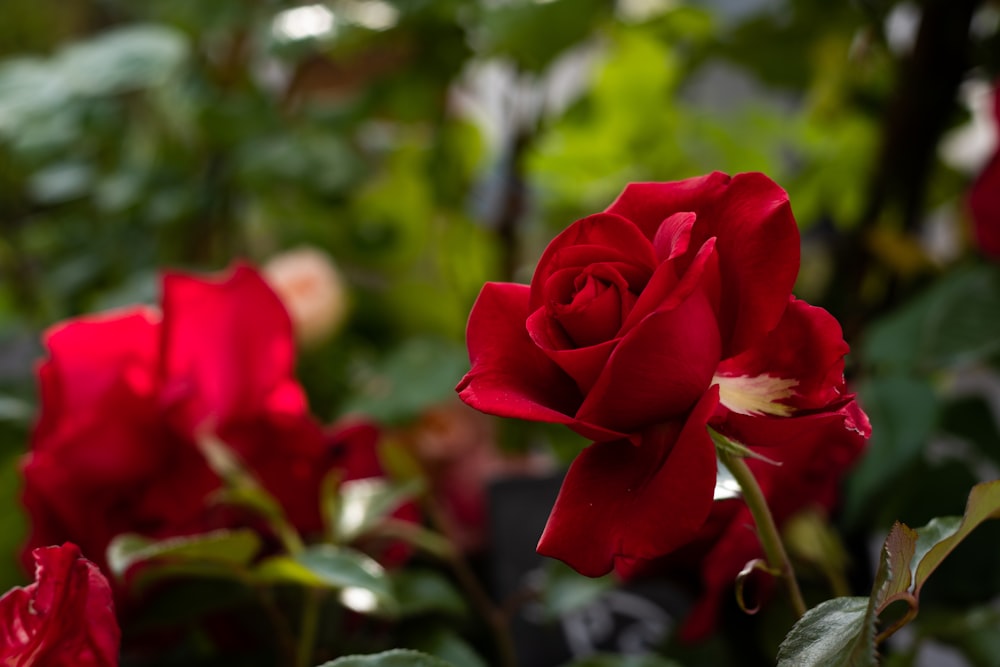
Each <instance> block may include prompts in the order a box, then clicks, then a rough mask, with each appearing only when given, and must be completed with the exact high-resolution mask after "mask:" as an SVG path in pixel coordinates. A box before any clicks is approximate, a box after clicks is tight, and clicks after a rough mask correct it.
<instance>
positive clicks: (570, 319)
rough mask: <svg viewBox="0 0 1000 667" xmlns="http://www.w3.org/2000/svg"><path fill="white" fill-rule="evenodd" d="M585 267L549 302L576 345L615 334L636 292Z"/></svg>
mask: <svg viewBox="0 0 1000 667" xmlns="http://www.w3.org/2000/svg"><path fill="white" fill-rule="evenodd" d="M618 282H623V281H615V280H613V279H612V280H608V279H607V278H605V277H602V276H598V275H595V273H594V271H593V270H585V271H584V272H583V273H580V274H579V275H577V276H576V277H575V278H574V280H573V288H572V290H569V293H568V294H565V295H563V297H562V299H560V300H558V301H557V302H556V303H554V304H552V306H551V314H552V316H553V317H554V318H555V319H556V320H557V321H558V322H559V324H561V325H562V328H563V330H564V331H565V332H566V335H567V336H569V338H570V340H571V341H572V343H573V344H574V345H576V346H577V347H588V346H591V345H597V344H599V343H603V342H604V341H607V340H610V339H612V338H614V337H615V336H616V335H617V333H618V330H619V329H620V328H621V325H622V321H623V319H624V316H625V314H626V313H627V311H628V310H629V309H631V306H632V305H633V304H634V303H635V299H636V297H635V295H633V294H632V293H631V292H629V291H628V289H627V286H626V285H624V284H617V283H618Z"/></svg>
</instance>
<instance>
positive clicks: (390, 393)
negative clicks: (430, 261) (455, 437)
mask: <svg viewBox="0 0 1000 667" xmlns="http://www.w3.org/2000/svg"><path fill="white" fill-rule="evenodd" d="M408 215H412V212H409V211H408ZM410 282H412V279H411V280H410ZM410 296H413V295H410ZM425 297H426V293H425ZM406 301H407V303H409V304H414V303H421V302H420V301H419V300H414V299H413V298H410V297H409V296H408V297H407V299H406ZM420 308H421V309H422V310H424V309H426V308H427V304H421V306H420ZM468 369H469V358H468V353H467V352H466V350H465V346H464V345H457V344H455V343H453V342H450V341H445V340H441V339H437V338H410V339H408V340H407V341H406V342H404V343H403V344H401V345H400V346H399V347H397V348H396V349H394V350H393V351H392V352H390V353H389V354H388V355H387V356H386V357H384V358H383V359H380V360H378V361H377V362H376V363H372V364H369V365H364V366H362V365H360V364H359V367H358V368H357V370H356V372H355V377H354V378H353V383H354V384H355V387H354V388H353V391H352V395H353V398H352V399H351V400H350V401H348V403H347V405H345V406H344V408H343V411H344V412H345V413H354V412H359V413H363V414H366V415H369V416H371V417H372V418H373V419H375V420H377V421H380V422H390V423H398V422H401V421H406V420H408V419H411V418H413V417H415V416H416V415H419V414H420V413H421V412H423V411H424V410H425V409H426V408H428V407H430V406H431V405H434V404H436V403H440V402H441V401H443V400H445V399H446V398H450V397H452V396H454V394H455V383H456V382H457V378H460V377H462V375H463V374H464V373H465V372H466V371H467V370H468Z"/></svg>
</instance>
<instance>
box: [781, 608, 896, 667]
mask: <svg viewBox="0 0 1000 667" xmlns="http://www.w3.org/2000/svg"><path fill="white" fill-rule="evenodd" d="M876 664H877V663H876V660H875V619H874V614H873V612H872V609H871V604H870V600H869V599H868V598H862V597H849V598H834V599H832V600H827V601H826V602H823V603H821V604H820V605H818V606H816V607H813V608H812V609H810V610H809V611H807V612H806V613H805V615H804V616H803V617H802V618H800V619H799V621H798V622H797V623H796V624H795V627H793V628H792V630H791V632H789V633H788V636H787V637H785V640H784V641H783V642H781V647H780V648H779V649H778V667H812V666H815V667H875V665H876Z"/></svg>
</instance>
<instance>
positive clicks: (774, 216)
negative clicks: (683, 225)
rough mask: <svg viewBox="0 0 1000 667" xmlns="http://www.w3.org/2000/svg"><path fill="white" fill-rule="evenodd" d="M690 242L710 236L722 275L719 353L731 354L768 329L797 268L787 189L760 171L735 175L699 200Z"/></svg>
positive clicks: (796, 244) (775, 319)
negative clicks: (715, 192) (713, 193)
mask: <svg viewBox="0 0 1000 667" xmlns="http://www.w3.org/2000/svg"><path fill="white" fill-rule="evenodd" d="M691 210H694V211H696V213H697V215H698V219H697V220H696V221H695V224H694V227H693V228H692V232H691V245H692V247H697V246H698V244H700V243H702V242H703V241H704V240H706V239H709V238H712V237H715V238H716V239H717V240H716V249H717V250H718V253H719V270H720V273H721V279H722V288H721V307H720V316H719V321H720V327H721V330H722V339H723V353H724V355H725V356H727V357H728V356H732V355H734V354H738V353H739V352H742V351H743V350H745V349H747V348H748V347H750V346H751V345H753V344H754V343H756V342H758V341H759V340H760V339H761V338H763V337H764V335H766V333H767V332H768V331H770V330H771V329H773V328H774V327H775V326H776V325H777V324H778V321H779V320H780V319H781V315H782V313H783V312H784V310H785V305H786V304H787V302H788V296H789V294H791V292H792V286H793V285H794V284H795V278H796V276H797V275H798V272H799V230H798V226H797V224H796V222H795V218H794V217H793V216H792V209H791V206H790V205H789V203H788V194H787V193H786V192H785V191H784V190H783V189H781V187H780V186H779V185H778V184H777V183H775V182H774V181H772V180H771V179H770V178H768V177H767V176H765V175H763V174H757V173H750V174H737V175H736V176H734V177H733V179H732V180H731V181H730V182H729V184H728V185H727V186H726V188H725V189H724V191H722V192H721V193H720V194H719V196H718V197H717V198H714V199H711V200H708V201H706V202H704V204H703V206H701V207H699V208H697V209H691Z"/></svg>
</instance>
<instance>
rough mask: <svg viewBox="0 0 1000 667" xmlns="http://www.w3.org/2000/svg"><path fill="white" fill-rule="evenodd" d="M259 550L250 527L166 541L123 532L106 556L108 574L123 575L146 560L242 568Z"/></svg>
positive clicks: (256, 539) (172, 538) (110, 545)
mask: <svg viewBox="0 0 1000 667" xmlns="http://www.w3.org/2000/svg"><path fill="white" fill-rule="evenodd" d="M260 549H261V540H260V537H258V535H257V534H256V533H255V532H254V531H252V530H249V529H241V530H214V531H211V532H208V533H200V534H197V535H184V536H182V537H170V538H167V539H165V540H152V539H150V538H147V537H143V536H142V535H136V534H135V533H122V534H121V535H118V536H116V537H115V538H114V539H113V540H111V543H110V544H109V545H108V554H107V557H108V567H109V568H110V569H111V573H112V574H113V575H115V576H116V577H124V576H125V573H126V572H127V571H128V570H129V568H131V567H132V566H134V565H136V564H138V563H145V562H149V561H164V562H165V563H169V564H174V565H176V564H177V563H186V564H197V563H201V564H209V565H222V566H227V567H245V566H246V565H248V564H249V563H250V562H251V561H252V560H253V559H254V558H255V557H256V556H257V554H258V553H259V552H260Z"/></svg>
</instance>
